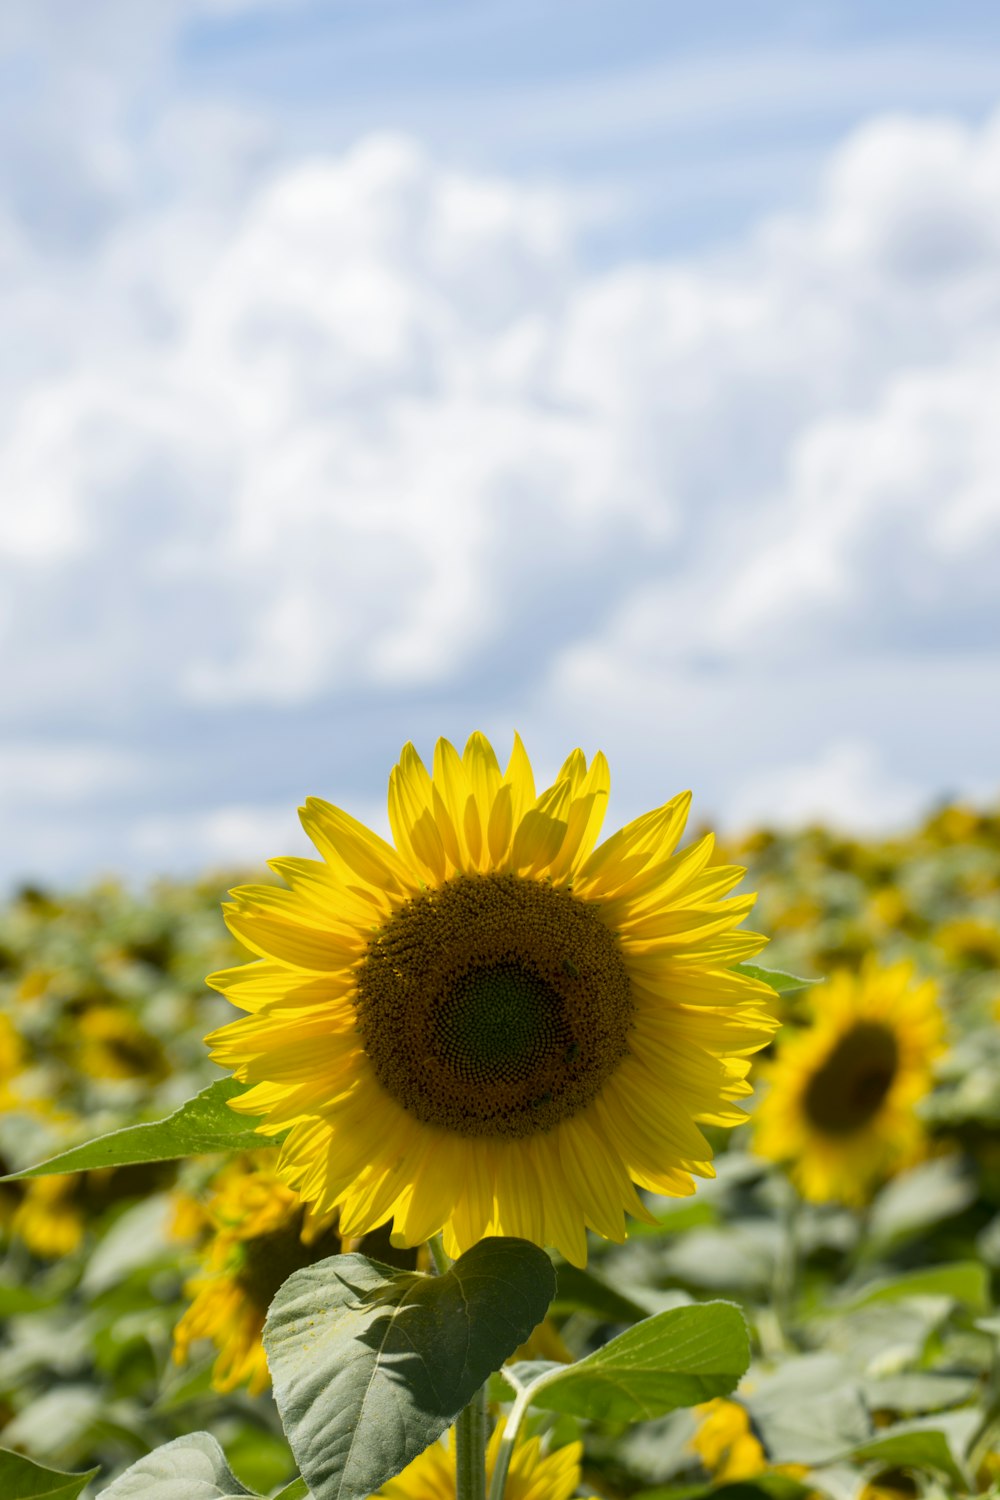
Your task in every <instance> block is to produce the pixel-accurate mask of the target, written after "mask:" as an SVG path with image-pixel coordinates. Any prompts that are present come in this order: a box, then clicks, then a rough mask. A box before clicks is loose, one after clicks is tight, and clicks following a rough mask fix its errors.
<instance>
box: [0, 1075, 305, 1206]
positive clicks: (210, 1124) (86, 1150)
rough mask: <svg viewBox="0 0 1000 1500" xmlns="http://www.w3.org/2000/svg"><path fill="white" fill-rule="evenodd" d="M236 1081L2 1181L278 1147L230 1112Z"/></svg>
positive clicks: (240, 1090) (211, 1088) (249, 1122)
mask: <svg viewBox="0 0 1000 1500" xmlns="http://www.w3.org/2000/svg"><path fill="white" fill-rule="evenodd" d="M244 1092H245V1090H244V1089H243V1087H242V1086H241V1085H240V1084H238V1083H237V1082H236V1080H235V1079H234V1078H220V1079H218V1080H217V1082H215V1083H212V1084H209V1086H208V1088H207V1089H202V1091H201V1093H200V1094H196V1095H195V1097H194V1098H193V1099H188V1100H187V1101H186V1103H184V1104H182V1105H181V1106H180V1108H179V1109H175V1110H174V1112H173V1114H172V1115H167V1117H166V1119H164V1120H151V1121H150V1122H149V1123H148V1124H145V1125H125V1126H123V1127H122V1128H121V1129H120V1130H112V1131H110V1133H109V1134H108V1135H99V1136H98V1137H97V1139H96V1140H93V1141H85V1142H84V1143H83V1144H82V1145H80V1146H71V1147H70V1149H69V1150H68V1151H60V1153H59V1155H58V1156H50V1157H49V1159H48V1161H41V1162H37V1163H36V1164H35V1166H33V1167H24V1168H22V1170H21V1171H20V1172H9V1173H8V1174H7V1176H6V1177H0V1182H13V1181H14V1180H15V1179H17V1178H19V1177H46V1176H48V1175H49V1173H51V1172H88V1171H90V1170H91V1169H93V1168H95V1167H124V1166H132V1165H133V1164H134V1163H136V1162H143V1161H173V1160H174V1159H175V1158H177V1157H181V1156H198V1155H200V1154H202V1153H204V1152H210V1151H249V1150H259V1149H260V1147H262V1146H268V1145H273V1144H276V1141H275V1138H274V1137H273V1136H261V1135H258V1134H257V1132H256V1130H255V1129H254V1125H253V1121H252V1120H249V1119H247V1117H246V1116H245V1115H238V1114H236V1113H235V1112H234V1111H233V1110H231V1109H230V1108H229V1105H228V1102H227V1101H228V1100H230V1099H234V1098H235V1097H236V1096H237V1095H238V1094H242V1093H244Z"/></svg>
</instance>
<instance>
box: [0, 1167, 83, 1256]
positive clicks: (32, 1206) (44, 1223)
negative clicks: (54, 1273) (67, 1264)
mask: <svg viewBox="0 0 1000 1500" xmlns="http://www.w3.org/2000/svg"><path fill="white" fill-rule="evenodd" d="M83 1185H84V1178H83V1177H81V1176H80V1175H79V1173H73V1174H63V1173H56V1174H53V1175H51V1176H47V1177H31V1178H29V1179H28V1181H27V1183H26V1184H25V1190H24V1197H23V1198H22V1199H21V1202H20V1203H19V1204H18V1206H17V1208H16V1209H15V1211H14V1214H13V1217H12V1219H11V1232H12V1233H13V1234H15V1235H17V1236H18V1237H19V1238H20V1239H22V1240H23V1241H24V1243H25V1244H26V1245H27V1247H28V1249H29V1250H30V1251H31V1252H32V1254H33V1255H37V1256H39V1257H40V1258H41V1259H42V1260H58V1258H59V1257H60V1256H62V1255H71V1254H72V1252H73V1251H74V1250H75V1249H76V1248H77V1247H78V1245H80V1243H81V1242H82V1240H83V1234H84V1229H85V1227H86V1221H85V1217H84V1207H83V1202H82V1193H83Z"/></svg>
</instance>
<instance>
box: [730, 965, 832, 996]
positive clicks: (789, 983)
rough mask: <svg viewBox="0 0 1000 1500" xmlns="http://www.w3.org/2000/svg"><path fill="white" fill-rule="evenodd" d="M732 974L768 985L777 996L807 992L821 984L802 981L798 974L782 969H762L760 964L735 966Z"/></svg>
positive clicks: (814, 981) (812, 981)
mask: <svg viewBox="0 0 1000 1500" xmlns="http://www.w3.org/2000/svg"><path fill="white" fill-rule="evenodd" d="M734 972H735V973H737V974H747V975H749V977H750V978H751V979H759V980H761V981H762V982H763V983H764V984H769V985H770V986H771V988H772V990H777V992H778V994H779V995H791V994H793V993H794V992H795V991H796V990H808V989H811V988H812V986H813V985H814V984H821V983H822V980H819V979H803V978H802V977H801V975H799V974H786V973H785V972H784V970H783V969H762V968H761V966H760V964H737V965H736V966H735V970H734Z"/></svg>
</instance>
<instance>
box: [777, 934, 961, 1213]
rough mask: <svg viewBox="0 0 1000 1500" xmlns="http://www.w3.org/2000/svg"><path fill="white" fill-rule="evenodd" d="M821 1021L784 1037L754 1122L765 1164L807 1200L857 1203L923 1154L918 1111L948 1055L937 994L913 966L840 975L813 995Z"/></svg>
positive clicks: (870, 967)
mask: <svg viewBox="0 0 1000 1500" xmlns="http://www.w3.org/2000/svg"><path fill="white" fill-rule="evenodd" d="M811 998H812V1003H813V1007H814V1011H815V1020H814V1022H813V1024H812V1025H811V1026H810V1027H808V1028H807V1029H805V1030H803V1031H801V1032H800V1033H799V1034H798V1035H792V1036H786V1037H785V1038H784V1040H783V1042H782V1045H781V1050H780V1053H779V1056H778V1058H777V1061H776V1062H774V1063H773V1064H772V1065H771V1066H770V1068H769V1069H768V1070H767V1074H766V1076H767V1078H768V1081H769V1084H770V1087H769V1090H768V1093H767V1094H766V1096H765V1097H764V1099H763V1101H762V1102H761V1105H760V1108H759V1109H758V1110H757V1113H756V1116H755V1120H754V1144H755V1146H756V1149H757V1150H758V1151H759V1152H760V1154H761V1155H762V1156H767V1157H770V1158H771V1159H772V1160H773V1161H786V1162H789V1163H790V1164H791V1173H792V1176H793V1178H794V1180H795V1182H796V1183H797V1185H798V1187H799V1189H800V1190H801V1192H802V1193H803V1195H804V1196H805V1197H806V1198H809V1199H811V1200H812V1201H814V1202H817V1203H822V1202H827V1201H829V1200H836V1201H839V1202H843V1203H849V1204H854V1205H860V1204H862V1203H864V1202H865V1201H866V1200H867V1199H868V1198H869V1197H870V1195H871V1193H872V1191H873V1190H874V1189H875V1188H876V1187H877V1186H878V1185H879V1183H881V1182H882V1181H884V1180H885V1179H886V1178H887V1177H889V1176H891V1175H892V1174H893V1173H895V1172H898V1171H901V1170H902V1169H903V1168H904V1167H907V1166H910V1165H912V1164H913V1163H914V1162H916V1161H918V1160H919V1159H920V1157H921V1156H922V1155H923V1154H924V1153H925V1150H926V1138H925V1135H924V1132H923V1128H922V1126H921V1124H920V1121H919V1120H918V1118H917V1116H916V1114H915V1112H914V1110H915V1106H916V1104H917V1103H918V1101H919V1100H920V1099H921V1098H923V1096H924V1095H925V1094H926V1093H927V1092H928V1090H929V1089H930V1087H931V1081H932V1071H931V1070H932V1065H933V1062H934V1059H935V1057H936V1056H937V1055H938V1053H939V1052H940V1051H941V1048H942V1045H943V1043H942V1036H943V1023H942V1018H941V1012H940V1009H939V1007H938V1001H937V988H936V986H935V985H934V983H933V982H932V981H930V980H924V981H922V982H915V981H914V975H913V966H912V965H911V964H908V963H897V964H893V965H891V966H890V967H888V968H879V967H878V965H877V964H876V963H875V962H874V961H871V960H870V961H868V962H866V964H865V966H864V967H863V969H862V971H861V973H860V975H859V976H857V977H855V976H854V975H852V974H850V973H848V972H847V971H846V970H845V971H840V972H838V973H836V974H834V975H833V977H832V978H831V979H830V980H829V981H828V983H826V984H824V985H820V986H817V988H816V989H815V990H814V991H813V993H812V997H811Z"/></svg>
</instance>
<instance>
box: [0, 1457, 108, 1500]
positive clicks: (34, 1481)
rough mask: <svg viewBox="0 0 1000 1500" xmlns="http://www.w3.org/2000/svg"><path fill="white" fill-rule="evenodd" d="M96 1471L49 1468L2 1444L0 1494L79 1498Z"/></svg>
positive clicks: (11, 1499)
mask: <svg viewBox="0 0 1000 1500" xmlns="http://www.w3.org/2000/svg"><path fill="white" fill-rule="evenodd" d="M96 1473H97V1470H96V1469H91V1470H90V1472H89V1473H88V1474H65V1473H63V1472H62V1470H61V1469H47V1468H45V1467H44V1465H42V1464H36V1463H35V1462H34V1461H33V1460H32V1459H30V1458H25V1457H24V1455H23V1454H22V1453H11V1452H10V1450H9V1449H8V1448H0V1495H3V1497H4V1500H76V1497H77V1495H79V1493H80V1491H81V1490H82V1489H83V1487H84V1485H85V1484H86V1483H87V1481H88V1480H90V1479H92V1478H93V1477H94V1475H95V1474H96Z"/></svg>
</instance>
